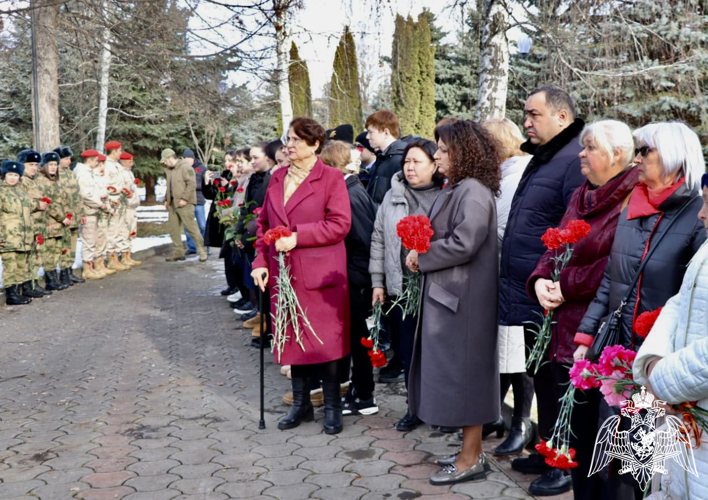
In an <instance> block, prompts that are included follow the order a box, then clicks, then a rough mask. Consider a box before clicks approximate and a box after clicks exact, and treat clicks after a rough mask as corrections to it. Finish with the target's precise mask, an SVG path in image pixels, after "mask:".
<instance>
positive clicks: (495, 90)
mask: <svg viewBox="0 0 708 500" xmlns="http://www.w3.org/2000/svg"><path fill="white" fill-rule="evenodd" d="M482 19H486V20H487V23H486V24H485V25H484V28H482V36H481V37H480V41H479V49H480V50H479V52H480V56H479V91H478V93H477V109H476V110H475V119H476V120H480V121H483V120H489V119H490V118H503V117H504V116H505V114H506V93H507V87H508V83H509V40H507V38H506V31H507V30H508V29H509V13H508V12H507V10H506V6H505V5H504V3H503V2H502V1H501V0H485V1H484V14H483V17H482Z"/></svg>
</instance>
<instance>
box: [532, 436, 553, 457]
mask: <svg viewBox="0 0 708 500" xmlns="http://www.w3.org/2000/svg"><path fill="white" fill-rule="evenodd" d="M535 448H536V451H537V452H538V453H539V455H541V456H542V457H546V458H551V457H553V456H554V455H555V450H554V449H553V448H551V447H549V446H548V443H547V442H546V441H544V440H541V442H540V443H539V444H537V445H536V446H535Z"/></svg>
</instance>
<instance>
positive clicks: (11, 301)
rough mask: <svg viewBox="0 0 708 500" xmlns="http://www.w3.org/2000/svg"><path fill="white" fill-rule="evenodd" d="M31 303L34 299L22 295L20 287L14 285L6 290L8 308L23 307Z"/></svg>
mask: <svg viewBox="0 0 708 500" xmlns="http://www.w3.org/2000/svg"><path fill="white" fill-rule="evenodd" d="M30 302H32V299H30V298H28V297H23V296H22V295H20V285H12V286H9V287H7V288H6V289H5V304H7V305H8V306H21V305H24V304H29V303H30Z"/></svg>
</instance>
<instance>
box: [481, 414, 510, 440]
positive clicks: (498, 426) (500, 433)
mask: <svg viewBox="0 0 708 500" xmlns="http://www.w3.org/2000/svg"><path fill="white" fill-rule="evenodd" d="M504 429H506V424H505V423H504V417H499V420H496V421H494V422H489V423H488V424H484V425H483V426H482V439H484V438H486V437H487V436H489V435H490V434H492V433H493V432H496V433H497V437H498V438H502V437H504Z"/></svg>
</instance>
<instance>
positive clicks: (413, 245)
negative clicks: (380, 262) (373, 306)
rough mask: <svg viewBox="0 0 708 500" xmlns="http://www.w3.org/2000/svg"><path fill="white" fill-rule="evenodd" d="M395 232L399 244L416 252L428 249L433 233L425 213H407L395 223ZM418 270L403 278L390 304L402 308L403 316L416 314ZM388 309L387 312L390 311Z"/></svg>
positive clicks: (418, 297)
mask: <svg viewBox="0 0 708 500" xmlns="http://www.w3.org/2000/svg"><path fill="white" fill-rule="evenodd" d="M396 234H398V237H399V238H401V244H402V245H403V248H405V249H406V250H415V251H416V252H417V253H418V254H421V253H426V252H427V251H428V250H429V249H430V238H431V237H432V236H433V234H435V232H434V231H433V229H432V227H431V225H430V219H428V218H427V217H426V216H425V215H409V216H407V217H404V218H402V219H401V220H400V221H398V224H396ZM420 285H421V280H420V271H418V272H415V273H409V274H407V275H406V276H404V278H403V290H402V291H401V293H400V294H399V295H398V298H397V299H396V301H395V302H394V303H393V305H392V306H391V309H393V308H394V307H396V306H399V307H400V308H401V309H402V310H403V318H404V319H405V318H406V316H408V315H409V314H410V315H413V314H417V313H418V305H419V303H420ZM391 309H389V311H388V312H391Z"/></svg>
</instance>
